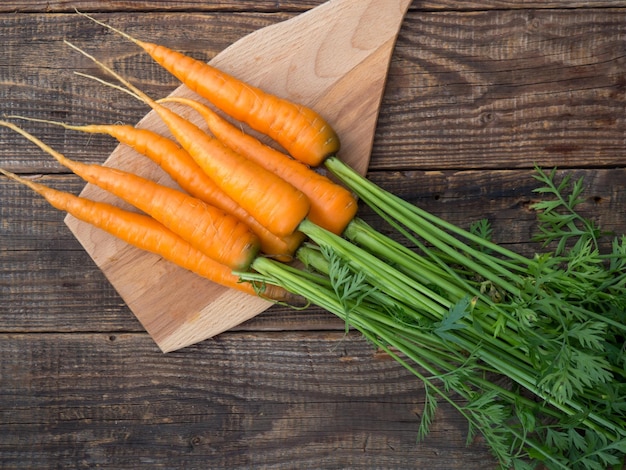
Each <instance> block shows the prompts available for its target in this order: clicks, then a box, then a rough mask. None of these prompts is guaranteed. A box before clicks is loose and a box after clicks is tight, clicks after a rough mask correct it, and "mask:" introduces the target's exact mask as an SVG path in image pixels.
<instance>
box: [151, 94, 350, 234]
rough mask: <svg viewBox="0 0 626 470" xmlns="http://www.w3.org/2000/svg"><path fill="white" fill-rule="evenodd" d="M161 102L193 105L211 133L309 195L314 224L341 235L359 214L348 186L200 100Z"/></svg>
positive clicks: (310, 216)
mask: <svg viewBox="0 0 626 470" xmlns="http://www.w3.org/2000/svg"><path fill="white" fill-rule="evenodd" d="M159 102H161V103H163V102H173V103H181V104H184V105H187V106H190V107H191V108H193V109H194V110H196V111H197V112H198V113H199V114H200V115H201V116H202V117H203V119H204V120H205V121H206V123H207V125H208V127H209V130H210V131H211V133H212V134H213V135H214V136H215V137H217V138H218V139H219V140H220V141H221V142H222V143H223V144H225V145H227V146H228V147H230V148H232V149H233V150H234V151H235V152H237V153H240V154H242V155H243V156H245V157H247V158H249V159H250V160H252V161H254V162H256V163H258V164H259V165H261V166H263V167H264V168H265V169H267V170H269V171H271V172H273V173H276V174H277V175H279V176H280V177H281V178H283V179H284V180H285V181H288V182H289V183H291V184H293V185H294V186H295V187H296V188H298V189H299V190H300V191H302V192H303V193H304V194H306V195H307V197H308V198H309V201H310V202H311V210H310V211H309V215H308V216H307V218H308V219H309V220H310V221H311V222H313V223H314V224H316V225H319V226H320V227H323V228H325V229H327V230H329V231H331V232H333V233H336V234H338V235H339V234H341V233H342V232H343V230H344V229H345V228H346V226H347V225H348V224H349V223H350V221H351V220H352V219H353V218H354V216H355V215H356V212H357V208H358V206H357V202H356V199H355V198H354V196H353V195H352V193H350V191H348V190H347V189H346V188H344V187H343V186H340V185H338V184H336V183H334V182H333V181H331V180H330V179H328V178H327V177H325V176H324V175H321V174H319V173H317V172H315V171H313V170H312V169H311V168H309V167H308V166H306V165H304V164H302V163H301V162H299V161H297V160H294V159H292V158H290V157H289V156H287V155H285V154H284V153H282V152H279V151H278V150H276V149H274V148H272V147H270V146H268V145H265V144H263V143H262V142H261V141H259V140H258V139H257V138H256V137H254V136H252V135H250V134H246V133H245V132H243V131H242V130H241V129H239V128H238V127H236V126H234V125H233V124H231V123H230V122H228V121H227V120H226V119H224V118H222V117H221V116H220V115H219V114H217V113H216V112H215V111H213V110H212V109H211V108H209V107H208V106H205V105H204V104H202V103H200V102H199V101H197V100H193V99H189V98H181V97H168V98H164V99H161V100H159Z"/></svg>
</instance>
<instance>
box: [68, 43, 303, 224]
mask: <svg viewBox="0 0 626 470" xmlns="http://www.w3.org/2000/svg"><path fill="white" fill-rule="evenodd" d="M65 43H66V44H67V45H69V46H70V47H72V48H73V49H75V50H77V51H78V52H80V53H81V54H83V55H85V56H86V57H88V58H89V59H91V60H92V61H93V62H94V63H95V64H97V65H98V66H99V67H101V68H102V69H104V70H105V71H107V72H108V73H110V74H111V75H112V76H114V77H115V78H116V79H117V80H119V81H120V82H121V83H122V84H123V85H124V86H125V87H126V88H128V89H129V90H130V91H131V92H132V94H134V95H136V96H137V98H139V99H141V100H142V101H143V102H144V103H145V104H147V105H148V106H150V107H151V108H152V109H153V110H154V111H155V112H156V113H157V114H158V115H159V116H160V118H161V119H162V120H163V122H164V123H165V124H166V125H167V127H168V128H169V130H170V131H171V132H172V134H173V135H174V137H175V138H176V140H178V142H179V143H180V145H181V146H182V147H183V148H184V149H185V150H187V152H189V154H190V155H191V157H192V158H193V159H194V160H195V161H196V163H197V164H198V165H199V166H200V167H201V168H202V170H203V171H204V172H205V173H207V175H209V177H210V178H211V179H213V181H214V182H215V183H216V184H217V185H218V186H219V187H220V188H221V189H222V190H223V191H224V192H225V193H226V194H228V195H229V196H230V197H232V198H233V200H235V201H236V202H237V203H238V204H239V205H240V206H241V207H243V208H244V210H246V212H248V213H249V214H250V215H252V216H253V217H254V218H255V219H257V220H258V221H259V223H261V224H262V225H264V226H265V227H266V228H267V229H268V230H269V231H270V232H272V233H274V234H275V235H278V236H285V235H289V234H291V233H293V232H294V231H295V230H296V228H297V226H298V224H299V223H300V222H301V221H302V220H303V219H304V217H305V216H306V214H307V213H308V211H309V207H310V204H309V200H308V198H307V197H306V196H305V195H304V194H302V192H300V191H298V190H297V189H296V188H294V187H293V186H292V185H291V184H289V183H287V182H286V181H284V180H283V179H282V178H280V177H278V176H277V175H275V174H273V173H272V172H270V171H267V170H265V169H264V168H262V167H261V166H259V165H257V164H254V163H252V162H250V161H249V160H248V159H247V158H245V157H243V156H242V155H239V154H238V153H236V152H234V151H233V150H231V149H229V148H228V147H226V146H225V145H223V144H222V143H221V142H219V141H218V140H217V139H214V138H212V137H210V136H209V135H208V134H207V133H206V132H204V131H203V130H202V129H200V128H199V127H197V126H196V125H195V124H193V123H191V122H189V121H187V120H186V119H183V118H182V117H181V116H179V115H178V114H176V113H175V112H173V111H171V110H169V109H168V108H166V107H165V106H163V105H161V104H159V103H157V102H156V101H154V100H153V99H152V98H150V97H149V96H147V95H146V94H145V93H143V92H142V91H141V90H139V89H138V88H137V87H135V86H134V85H132V84H131V83H130V82H128V80H126V79H125V78H124V77H122V76H121V75H119V74H118V73H117V72H115V71H114V70H111V69H110V68H109V67H107V66H106V65H104V64H103V63H102V62H100V61H99V60H97V59H96V58H95V57H93V56H92V55H90V54H88V53H87V52H85V51H83V50H81V49H80V48H78V47H77V46H74V45H73V44H71V43H70V42H68V41H65Z"/></svg>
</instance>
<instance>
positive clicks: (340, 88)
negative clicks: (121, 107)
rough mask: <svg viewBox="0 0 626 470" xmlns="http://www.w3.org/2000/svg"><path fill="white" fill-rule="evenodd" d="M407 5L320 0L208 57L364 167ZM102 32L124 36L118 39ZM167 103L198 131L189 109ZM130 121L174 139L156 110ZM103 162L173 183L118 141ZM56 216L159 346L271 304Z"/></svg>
mask: <svg viewBox="0 0 626 470" xmlns="http://www.w3.org/2000/svg"><path fill="white" fill-rule="evenodd" d="M409 4H410V1H409V0H370V1H368V2H365V1H360V2H354V1H353V0H335V1H333V2H327V3H324V4H322V5H320V6H318V7H316V8H312V9H311V10H308V11H306V12H304V13H301V14H298V15H295V16H293V17H292V18H290V19H288V20H285V21H281V22H279V23H276V24H273V25H271V26H268V27H265V28H260V29H257V30H256V31H254V32H253V33H251V34H248V35H246V36H244V37H243V38H241V39H239V40H237V41H236V42H235V43H233V44H232V45H230V46H228V47H227V48H226V49H224V50H223V51H221V52H220V53H219V54H217V56H215V57H213V58H212V59H211V60H210V64H211V65H213V66H215V67H218V68H219V69H220V70H222V71H224V72H226V73H229V74H232V75H233V76H235V77H237V78H239V79H240V80H245V82H246V83H248V84H250V85H253V86H257V87H259V88H261V89H263V90H264V91H266V92H268V93H273V94H275V95H276V96H280V97H281V98H284V99H288V100H292V101H294V102H297V103H300V104H301V105H304V106H309V107H311V108H313V109H315V110H316V111H317V112H318V113H320V115H321V116H323V117H324V119H326V120H327V121H328V122H329V123H330V125H331V126H332V127H333V128H334V130H335V131H336V132H337V133H338V134H339V135H340V136H341V155H343V156H344V157H343V159H344V161H345V162H346V163H347V164H349V165H350V166H351V167H352V168H354V169H355V170H357V171H359V172H360V173H361V174H365V172H366V171H367V168H368V165H369V160H370V155H371V152H372V145H373V140H374V134H375V131H376V121H377V116H378V111H379V107H380V103H381V99H382V94H383V92H384V86H385V80H386V77H387V70H388V68H389V61H390V59H391V55H392V53H393V50H394V44H395V40H396V36H397V34H398V31H399V29H400V26H401V24H402V19H403V17H404V14H405V13H406V11H407V9H408V6H409ZM381 10H382V11H384V12H386V14H385V15H382V14H381ZM84 21H88V20H87V19H85V20H84ZM110 39H111V42H114V41H115V40H117V41H118V42H119V41H120V40H121V41H126V42H127V43H128V40H126V39H123V38H119V37H117V38H116V37H113V38H110ZM133 46H134V45H132V44H131V45H130V47H133ZM81 47H86V46H81ZM134 47H135V48H137V46H134ZM174 95H176V96H180V97H186V98H192V99H199V98H200V97H198V95H196V94H195V93H194V92H193V91H191V90H190V89H189V88H187V87H186V86H180V87H178V88H177V89H176V90H174V92H173V93H172V95H170V96H174ZM200 99H201V98H200ZM169 108H170V109H172V110H174V111H176V112H177V113H178V114H179V115H181V116H185V117H187V118H188V119H190V120H193V121H194V122H195V123H196V124H197V125H198V126H200V127H201V128H203V129H206V124H205V123H204V122H203V121H202V119H201V118H200V117H199V116H198V114H197V113H196V112H195V111H193V110H191V109H190V108H189V107H188V106H177V107H172V106H169ZM137 125H138V126H140V127H141V128H144V129H151V130H153V131H155V132H158V133H159V134H160V135H165V136H168V137H171V138H173V136H172V135H171V133H170V132H169V130H168V128H167V126H166V125H165V124H164V123H163V121H162V120H161V118H160V117H159V115H158V114H157V113H156V112H150V113H148V114H147V115H146V116H145V117H144V118H143V119H142V120H141V121H140V123H138V124H137ZM237 125H239V126H241V125H242V124H241V123H237ZM248 131H250V129H248ZM262 138H264V137H262ZM104 164H105V165H107V166H110V167H113V168H117V169H121V170H125V171H128V172H130V173H133V174H137V175H140V176H143V177H145V178H148V179H150V180H152V181H160V182H165V184H168V185H171V184H174V183H173V181H172V180H171V179H170V178H169V177H168V176H167V175H166V173H165V172H164V171H162V170H161V169H160V168H159V167H158V166H157V165H156V164H153V163H152V162H151V161H150V160H148V159H146V157H145V156H143V155H140V154H139V153H137V152H136V151H134V150H133V149H132V148H130V147H129V146H127V145H119V146H118V147H116V148H115V150H114V151H113V152H112V153H111V155H110V156H109V157H108V158H107V159H106V161H105V163H104ZM81 196H83V197H87V198H90V199H95V200H98V201H103V202H109V203H112V204H118V205H119V204H120V202H121V201H120V200H119V199H118V198H116V197H115V196H113V195H112V194H107V193H106V192H104V191H101V190H100V189H99V188H98V187H96V186H93V185H87V187H86V188H85V189H84V190H83V191H81ZM65 221H66V223H67V225H68V227H69V228H70V230H71V231H72V233H74V236H75V237H76V238H77V239H78V240H79V241H80V242H81V244H82V245H83V247H84V248H85V250H86V251H87V253H89V255H90V256H91V258H92V259H93V260H94V262H95V263H96V265H97V266H98V267H99V268H100V269H101V270H102V272H103V273H104V275H105V276H106V278H107V279H108V280H109V282H111V284H112V285H113V287H115V290H116V291H117V293H118V294H119V295H120V297H121V298H122V299H123V300H124V302H125V303H126V305H127V306H128V307H129V308H130V310H131V311H132V312H133V314H134V315H135V316H136V317H137V319H138V320H139V321H140V322H141V324H142V325H143V327H144V328H145V329H146V331H147V332H148V333H150V336H152V339H154V341H155V342H156V343H157V345H158V346H159V348H161V350H162V351H163V352H171V351H175V350H177V349H180V348H183V347H186V346H189V345H191V344H195V343H198V342H200V341H203V340H205V339H208V338H212V337H213V336H215V335H217V334H219V333H222V332H224V331H227V330H229V329H231V328H233V327H235V326H237V325H239V324H241V323H243V322H244V321H246V320H250V319H251V318H253V317H255V316H256V315H258V314H259V313H261V312H263V311H265V310H267V309H268V308H269V307H271V306H272V303H271V302H269V301H266V300H264V299H262V298H260V297H257V296H251V295H248V294H246V293H242V292H239V291H237V290H234V289H230V288H227V287H223V286H220V285H219V284H216V283H214V282H210V281H209V280H208V279H203V278H200V277H199V276H197V275H195V274H193V273H191V272H190V271H187V270H185V269H182V268H178V267H176V266H174V265H173V264H171V263H162V262H160V261H161V258H160V257H159V256H156V255H154V254H152V253H148V252H146V251H143V250H140V249H138V248H134V247H131V246H129V245H128V244H126V243H124V242H122V241H121V240H119V239H117V238H115V237H113V236H112V235H109V234H108V233H106V232H104V231H103V230H100V229H98V228H95V227H93V226H92V225H90V224H87V223H84V222H81V221H79V220H78V219H76V218H74V217H72V216H68V217H67V218H66V219H65Z"/></svg>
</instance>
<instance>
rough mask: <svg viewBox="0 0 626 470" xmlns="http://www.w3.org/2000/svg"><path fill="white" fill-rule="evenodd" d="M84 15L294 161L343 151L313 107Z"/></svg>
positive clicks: (311, 161)
mask: <svg viewBox="0 0 626 470" xmlns="http://www.w3.org/2000/svg"><path fill="white" fill-rule="evenodd" d="M81 14H82V15H83V16H85V17H87V18H89V19H90V20H92V21H94V22H96V23H97V24H100V25H102V26H104V27H106V28H109V29H111V30H113V31H115V32H117V33H119V34H121V35H122V36H123V37H125V38H127V39H128V40H130V41H132V42H134V43H135V44H137V45H138V46H139V47H141V48H142V49H143V50H144V51H145V52H147V53H148V54H149V55H150V56H151V57H152V58H153V59H154V60H155V61H156V62H158V63H159V64H160V65H161V66H162V67H163V68H165V69H166V70H167V71H169V72H170V73H171V74H172V75H174V76H175V77H177V78H178V79H179V80H180V81H181V82H183V83H184V84H185V85H187V87H189V88H190V89H191V90H193V91H195V92H196V93H198V94H199V95H200V96H202V97H203V98H206V99H207V100H209V101H210V102H211V103H213V104H214V105H215V106H216V107H217V108H219V109H220V110H222V111H224V112H225V113H226V114H228V115H229V116H231V117H233V118H235V119H237V120H238V121H242V122H245V123H246V124H248V125H249V126H250V127H251V128H253V129H255V130H257V131H259V132H262V133H263V134H265V135H268V136H269V137H271V138H272V139H274V140H275V141H276V142H278V143H279V144H280V145H282V146H283V147H284V148H285V150H287V152H288V153H289V154H290V155H292V156H293V157H294V158H295V159H297V160H300V161H301V162H303V163H305V164H307V165H311V166H318V165H320V164H321V163H322V161H323V160H324V159H325V158H326V157H329V156H330V155H335V154H336V153H337V152H338V151H339V147H340V144H339V137H338V136H337V134H336V133H335V131H334V130H333V129H332V127H331V126H330V125H329V124H328V123H327V122H326V121H325V120H324V119H323V118H322V117H321V116H320V115H319V114H318V113H316V112H315V111H313V110H312V109H310V108H307V107H305V106H302V105H299V104H296V103H293V102H291V101H288V100H285V99H281V98H278V97H276V96H274V95H271V94H269V93H266V92H264V91H263V90H261V89H259V88H257V87H254V86H251V85H249V84H246V83H245V82H243V81H241V80H238V79H236V78H235V77H233V76H231V75H229V74H227V73H224V72H222V71H220V70H218V69H216V68H215V67H212V66H210V65H209V64H207V63H205V62H202V61H199V60H196V59H194V58H192V57H189V56H186V55H184V54H181V53H180V52H176V51H174V50H172V49H169V48H167V47H164V46H161V45H158V44H154V43H151V42H145V41H140V40H138V39H135V38H133V37H132V36H130V35H129V34H127V33H124V32H123V31H119V30H117V29H115V28H113V27H112V26H110V25H107V24H106V23H103V22H101V21H98V20H96V19H95V18H92V17H91V16H89V15H87V14H84V13H81Z"/></svg>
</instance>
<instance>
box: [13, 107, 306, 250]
mask: <svg viewBox="0 0 626 470" xmlns="http://www.w3.org/2000/svg"><path fill="white" fill-rule="evenodd" d="M7 118H18V119H26V120H29V121H35V122H44V123H47V124H54V125H57V126H61V127H63V128H64V129H69V130H75V131H80V132H87V133H95V134H107V135H110V136H111V137H114V138H115V139H117V140H118V141H119V142H121V143H123V144H126V145H128V146H129V147H131V148H133V149H134V150H136V151H137V152H139V153H140V154H142V155H145V156H146V157H148V158H150V159H151V160H152V161H154V162H155V163H156V164H157V165H159V166H160V167H161V168H162V169H163V170H164V171H165V172H166V173H168V174H169V175H170V176H171V177H172V178H173V180H174V181H176V183H177V184H178V185H179V186H180V187H181V188H182V189H183V190H184V191H186V192H188V193H189V194H190V195H192V196H194V197H196V198H198V199H200V200H202V201H204V202H206V203H207V204H210V205H212V206H215V207H217V208H218V209H221V210H223V211H224V212H226V213H227V214H231V215H232V216H234V217H236V218H237V219H239V220H240V221H241V222H243V223H244V224H246V225H247V226H248V227H249V228H250V230H252V232H254V233H255V234H256V235H257V236H258V237H259V239H260V243H261V251H262V252H263V253H264V254H266V255H269V256H272V257H274V258H276V259H278V260H280V261H290V260H291V259H292V257H293V254H294V252H295V251H296V249H297V248H298V246H300V244H301V243H302V241H303V240H304V235H303V234H302V233H301V232H295V233H293V234H291V235H287V236H285V237H282V238H281V237H277V236H276V235H274V234H273V233H271V232H270V231H269V230H267V229H266V228H265V227H264V226H262V225H261V224H260V223H259V222H258V221H257V220H256V219H255V218H254V217H252V216H251V215H250V214H248V213H247V212H246V211H245V210H244V209H243V208H242V207H241V206H239V205H238V204H237V203H236V202H235V201H233V199H232V198H230V197H229V196H228V195H227V194H226V193H224V192H223V191H222V190H221V189H220V188H219V187H218V186H217V185H216V184H215V182H214V181H213V180H212V179H211V178H209V177H208V176H207V175H206V173H204V171H202V169H201V168H200V167H199V166H198V164H197V163H196V162H195V161H194V160H193V158H191V156H190V155H189V153H187V151H185V150H184V149H182V148H180V146H179V145H178V144H176V142H174V141H173V140H171V139H169V138H167V137H165V136H162V135H160V134H158V133H156V132H154V131H151V130H149V129H139V128H136V127H134V126H130V125H125V124H91V125H86V126H77V125H71V124H66V123H63V122H58V121H49V120H46V119H35V118H25V117H23V116H7Z"/></svg>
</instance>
